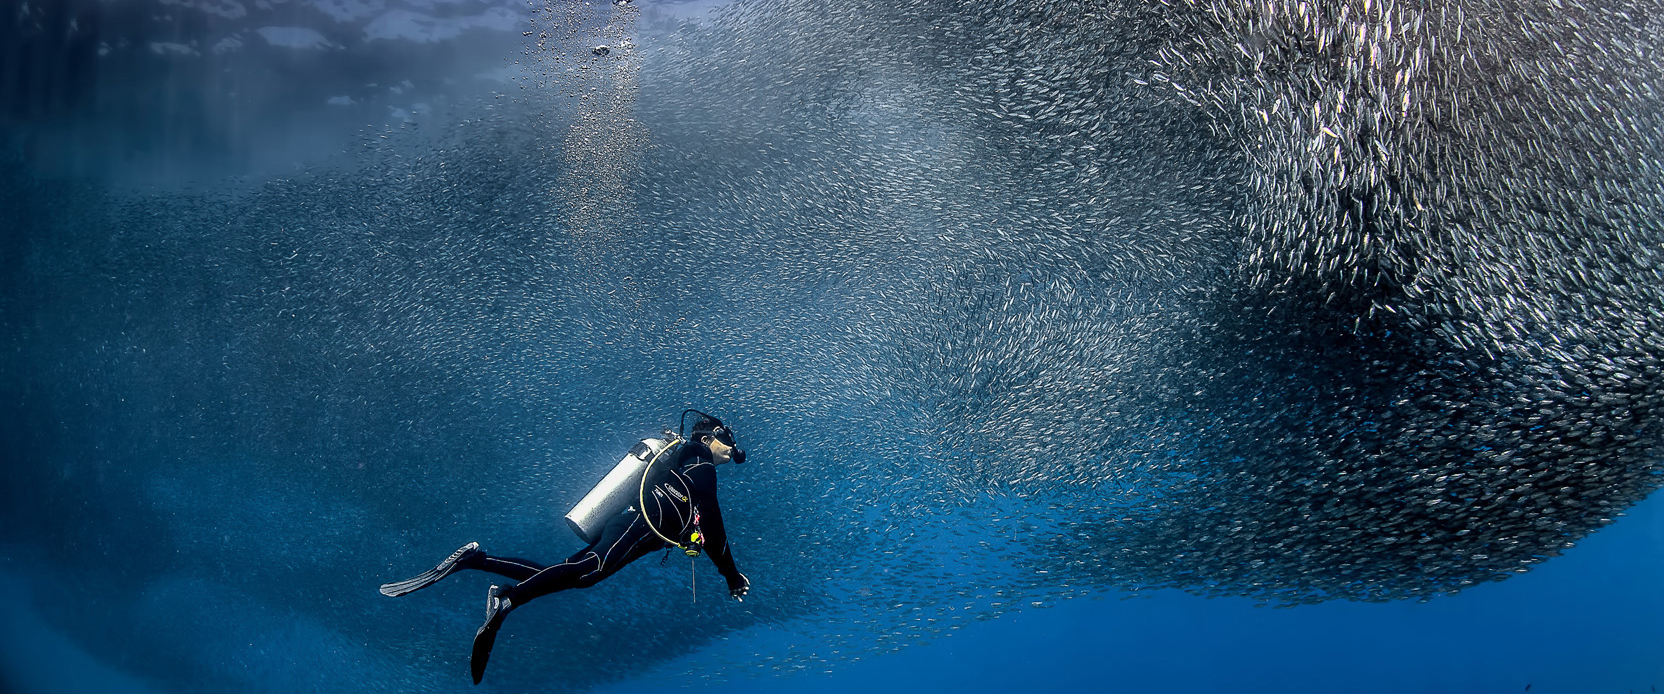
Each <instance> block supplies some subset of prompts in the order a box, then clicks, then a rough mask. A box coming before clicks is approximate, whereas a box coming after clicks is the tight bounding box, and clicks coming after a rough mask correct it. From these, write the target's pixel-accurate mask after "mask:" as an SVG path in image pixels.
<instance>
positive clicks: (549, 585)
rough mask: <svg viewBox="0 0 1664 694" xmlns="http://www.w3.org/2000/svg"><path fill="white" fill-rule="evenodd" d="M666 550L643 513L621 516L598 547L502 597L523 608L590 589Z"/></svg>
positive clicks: (579, 552) (527, 581) (539, 575)
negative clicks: (548, 597) (542, 599)
mask: <svg viewBox="0 0 1664 694" xmlns="http://www.w3.org/2000/svg"><path fill="white" fill-rule="evenodd" d="M663 548H664V540H661V539H659V538H658V537H657V536H656V535H654V534H653V531H651V530H649V529H648V528H647V523H646V522H645V521H643V520H642V518H641V514H640V513H629V514H624V515H620V516H619V517H618V518H616V519H614V520H613V521H612V522H611V523H608V524H607V527H606V529H604V530H602V531H601V538H600V539H598V540H596V541H595V544H593V545H590V546H588V547H585V548H583V549H582V550H579V551H578V553H577V554H574V555H572V556H571V557H570V558H568V559H567V560H566V561H565V562H563V563H560V564H556V565H554V566H551V567H549V568H547V569H544V570H543V571H540V572H538V573H537V575H535V576H532V577H531V578H528V579H526V580H524V581H521V582H520V584H519V585H515V586H509V587H507V588H504V589H503V591H502V593H501V594H502V596H503V597H505V598H508V599H509V600H511V601H513V603H514V604H515V605H520V604H523V603H525V602H526V601H528V600H532V599H534V598H540V597H543V596H545V595H548V594H550V593H555V592H559V591H562V590H567V589H569V588H588V587H590V586H592V585H595V584H596V583H599V582H600V581H601V579H604V578H606V577H608V576H611V575H613V574H614V573H617V571H618V570H619V569H621V568H624V566H625V565H626V564H629V563H630V562H633V561H635V560H637V559H640V558H641V557H643V556H646V555H648V554H651V553H652V552H654V551H655V550H659V549H663Z"/></svg>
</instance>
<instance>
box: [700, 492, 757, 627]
mask: <svg viewBox="0 0 1664 694" xmlns="http://www.w3.org/2000/svg"><path fill="white" fill-rule="evenodd" d="M688 479H690V480H692V481H693V485H694V488H693V493H694V499H695V500H696V501H697V503H698V504H699V531H700V532H701V533H703V534H704V535H705V537H704V545H705V555H706V556H708V557H710V558H711V563H712V564H715V565H716V570H717V571H719V572H721V573H722V577H723V578H725V579H728V594H729V595H730V596H732V597H733V598H734V599H735V600H741V599H743V598H744V597H745V594H746V592H748V591H750V590H751V581H749V580H747V579H746V577H745V574H742V573H740V570H739V569H738V568H736V567H735V566H734V554H733V551H732V550H730V549H729V548H728V529H727V528H725V527H723V525H722V507H721V505H719V504H718V503H717V500H716V466H714V465H710V464H705V465H698V466H694V467H693V468H691V469H689V470H688Z"/></svg>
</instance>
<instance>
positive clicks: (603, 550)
mask: <svg viewBox="0 0 1664 694" xmlns="http://www.w3.org/2000/svg"><path fill="white" fill-rule="evenodd" d="M689 412H697V413H698V414H699V415H700V419H699V422H698V423H697V424H695V425H694V427H693V433H692V436H690V437H688V438H686V439H684V438H683V437H682V436H681V434H680V433H679V432H671V431H669V430H666V431H665V434H664V438H663V439H659V438H648V439H643V440H642V441H641V443H638V444H636V445H635V447H634V448H631V449H630V453H629V454H628V455H626V456H625V457H624V459H623V460H622V461H620V462H619V464H618V466H617V467H615V468H613V471H612V472H611V473H608V475H607V476H606V477H605V478H604V479H602V480H601V482H600V483H599V484H597V485H596V486H595V488H594V489H592V490H590V493H589V494H588V495H586V496H585V497H584V499H583V500H582V501H580V502H578V505H577V506H576V507H574V508H573V509H572V511H571V512H570V513H568V514H567V515H566V521H567V524H568V525H570V526H571V527H572V530H573V532H575V533H577V534H578V536H579V537H580V538H582V539H584V540H585V541H587V542H589V546H588V547H585V548H583V549H581V550H578V552H577V553H576V554H573V555H572V556H570V557H567V559H566V561H564V562H562V563H559V564H555V565H554V566H545V565H543V564H539V563H537V562H534V561H529V560H526V559H516V558H513V557H498V556H491V555H488V554H486V553H485V552H484V551H482V550H480V545H479V543H478V542H470V543H468V544H466V545H463V546H462V547H460V548H458V549H457V550H456V551H455V552H452V553H451V556H449V557H446V558H445V560H444V561H441V562H439V565H438V566H435V567H433V568H432V569H430V570H428V571H426V572H424V573H422V574H421V575H419V576H416V577H414V578H408V579H405V580H403V581H397V582H394V583H387V584H384V585H382V586H381V593H382V594H383V595H386V596H388V597H398V596H401V595H408V594H410V593H413V592H415V591H418V590H421V589H423V588H426V587H428V586H431V585H433V584H435V583H437V582H439V580H440V579H443V578H445V577H446V576H449V575H451V574H453V573H456V572H457V571H459V570H461V569H475V570H478V571H486V572H490V573H494V574H498V575H501V576H506V577H508V578H511V579H513V580H515V581H517V582H518V583H513V584H507V585H493V586H491V589H490V591H489V592H487V594H486V601H485V624H483V625H481V626H480V628H479V631H477V632H475V634H474V651H473V657H472V659H471V660H470V662H469V665H470V669H471V670H472V671H473V675H474V684H479V683H480V679H481V678H482V677H484V676H485V664H486V661H487V660H489V659H490V657H491V647H492V645H493V644H495V643H496V642H497V630H498V629H500V628H502V626H503V619H504V618H506V617H508V614H509V612H511V611H513V610H515V609H517V608H519V607H520V606H521V605H524V604H526V603H527V602H528V601H531V600H534V599H536V598H540V597H543V596H545V595H548V594H550V593H554V592H558V591H562V590H566V589H568V588H588V587H590V586H593V585H595V584H596V583H599V582H601V580H602V579H605V578H606V577H608V576H611V575H613V574H614V573H617V572H618V570H619V569H622V568H624V565H626V564H629V563H630V562H633V561H635V560H637V559H640V558H642V557H644V556H647V555H649V554H652V553H653V552H656V551H658V550H661V549H666V548H668V547H672V546H674V547H677V548H679V549H681V550H682V551H683V552H684V553H685V554H687V555H688V556H689V557H697V556H699V554H700V553H704V554H705V555H707V556H709V557H710V558H711V563H713V564H715V565H716V568H717V571H719V572H721V573H722V577H723V578H725V579H727V581H728V595H729V596H731V597H733V598H734V599H735V600H740V601H742V602H743V601H744V598H745V595H746V593H747V592H749V591H750V590H751V581H750V580H748V579H746V577H745V574H742V573H740V572H739V569H737V568H735V567H734V556H733V553H732V552H731V551H730V550H729V548H728V534H727V532H726V531H725V530H724V528H723V526H722V509H721V508H720V507H719V506H718V505H717V500H716V466H718V465H721V464H723V463H727V462H730V461H732V462H735V463H744V462H745V451H744V450H742V449H740V448H739V446H738V444H737V442H736V440H735V438H734V432H733V430H732V429H729V428H728V427H726V426H724V425H723V424H722V422H721V420H718V419H717V418H715V417H712V416H710V415H708V414H705V413H703V412H699V411H698V410H691V409H690V410H687V411H684V412H683V413H682V421H683V426H686V421H687V415H688V413H689Z"/></svg>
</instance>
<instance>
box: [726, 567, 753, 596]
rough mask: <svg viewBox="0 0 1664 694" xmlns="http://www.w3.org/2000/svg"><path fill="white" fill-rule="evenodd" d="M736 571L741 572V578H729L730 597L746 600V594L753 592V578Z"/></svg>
mask: <svg viewBox="0 0 1664 694" xmlns="http://www.w3.org/2000/svg"><path fill="white" fill-rule="evenodd" d="M734 573H736V574H739V578H737V579H734V578H730V579H728V597H731V598H733V599H735V600H738V601H740V602H745V594H746V593H749V592H751V579H749V578H746V577H745V574H741V573H739V572H738V571H736V572H734Z"/></svg>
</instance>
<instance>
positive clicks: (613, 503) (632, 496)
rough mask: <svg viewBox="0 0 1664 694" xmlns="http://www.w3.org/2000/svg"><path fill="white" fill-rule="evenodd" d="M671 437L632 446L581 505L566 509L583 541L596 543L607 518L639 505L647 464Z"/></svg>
mask: <svg viewBox="0 0 1664 694" xmlns="http://www.w3.org/2000/svg"><path fill="white" fill-rule="evenodd" d="M669 438H670V437H669V435H668V434H667V435H666V437H665V438H662V439H661V438H645V439H642V440H641V442H640V443H637V444H636V445H634V446H632V447H631V448H630V452H629V453H626V454H625V455H624V459H623V460H620V461H618V464H617V465H614V466H613V468H612V471H611V472H608V473H607V476H606V477H602V478H601V481H600V482H598V483H596V485H595V488H594V489H591V490H589V493H588V494H585V495H584V498H582V499H579V500H578V505H576V506H573V507H572V510H571V511H567V512H566V525H567V527H569V528H571V529H572V532H574V533H576V534H577V535H578V537H579V539H582V540H583V541H584V542H587V543H594V542H595V541H596V540H597V539H600V537H601V530H602V529H603V528H605V527H607V521H609V520H612V517H613V516H616V515H618V514H619V513H620V512H622V511H623V510H624V509H626V508H629V507H631V506H634V505H635V504H636V496H637V493H638V491H639V487H640V484H641V475H642V473H644V472H646V471H647V465H648V463H650V462H651V461H652V460H653V459H654V458H655V457H657V456H659V455H660V454H661V453H663V452H664V450H665V448H666V447H668V446H669V445H670V441H669V440H667V439H669Z"/></svg>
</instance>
